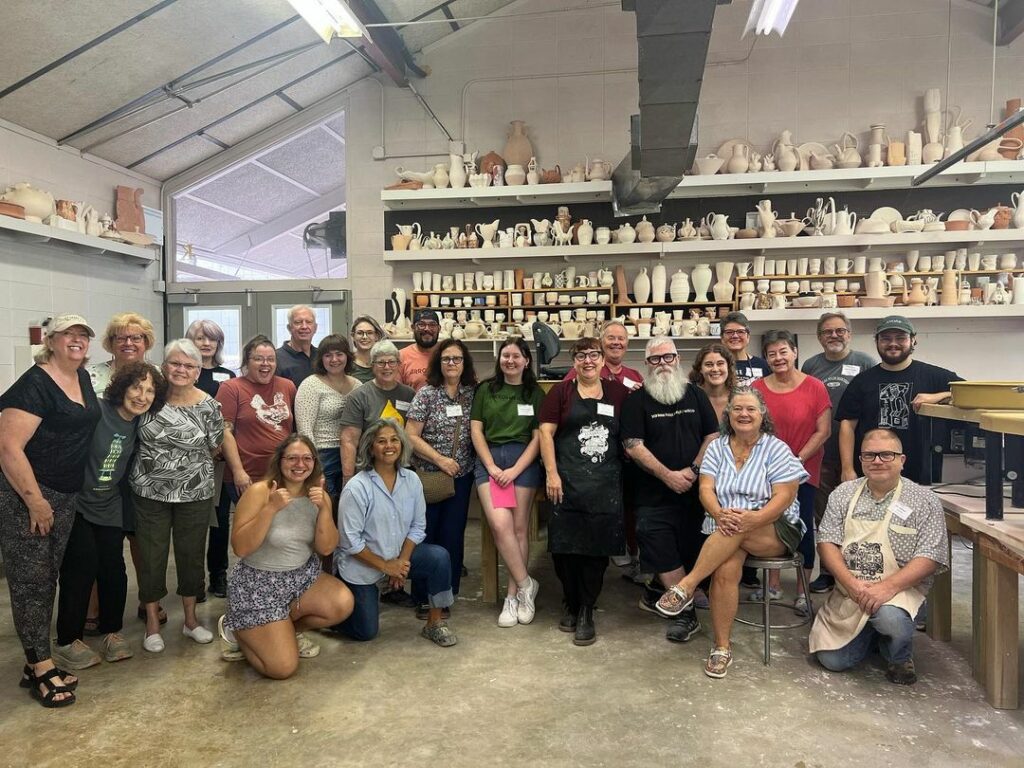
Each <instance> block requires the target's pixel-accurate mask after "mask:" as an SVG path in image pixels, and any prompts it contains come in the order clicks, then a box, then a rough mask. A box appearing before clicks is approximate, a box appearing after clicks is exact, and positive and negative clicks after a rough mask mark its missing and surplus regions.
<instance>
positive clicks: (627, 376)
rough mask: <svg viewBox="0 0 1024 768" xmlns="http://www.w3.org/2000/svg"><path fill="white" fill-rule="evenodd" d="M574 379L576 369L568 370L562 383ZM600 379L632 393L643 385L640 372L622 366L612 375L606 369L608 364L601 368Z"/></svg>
mask: <svg viewBox="0 0 1024 768" xmlns="http://www.w3.org/2000/svg"><path fill="white" fill-rule="evenodd" d="M575 378H576V369H575V368H570V369H569V372H568V373H567V374H565V378H564V379H562V381H572V380H573V379H575ZM601 378H602V379H604V380H605V381H617V382H619V384H621V385H622V386H624V387H625V388H626V389H628V390H630V391H632V390H634V389H636V388H637V387H639V386H640V385H641V384H643V383H644V377H643V376H642V375H640V371H637V370H634V369H632V368H630V367H628V366H625V365H624V366H622V368H620V369H619V372H618V373H612V372H611V370H610V369H609V368H608V364H607V363H605V364H604V365H603V366H601Z"/></svg>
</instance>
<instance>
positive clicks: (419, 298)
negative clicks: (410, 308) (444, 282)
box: [416, 293, 430, 307]
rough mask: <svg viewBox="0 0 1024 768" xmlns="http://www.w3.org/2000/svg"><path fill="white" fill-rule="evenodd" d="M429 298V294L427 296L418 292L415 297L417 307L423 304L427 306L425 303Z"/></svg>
mask: <svg viewBox="0 0 1024 768" xmlns="http://www.w3.org/2000/svg"><path fill="white" fill-rule="evenodd" d="M429 300H430V297H429V296H427V295H426V294H425V293H421V294H419V295H418V296H417V297H416V306H417V307H425V306H427V303H428V301H429Z"/></svg>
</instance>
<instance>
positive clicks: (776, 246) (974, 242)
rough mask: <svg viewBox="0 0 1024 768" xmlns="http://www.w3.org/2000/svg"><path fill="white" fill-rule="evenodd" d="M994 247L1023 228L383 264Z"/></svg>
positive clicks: (437, 253)
mask: <svg viewBox="0 0 1024 768" xmlns="http://www.w3.org/2000/svg"><path fill="white" fill-rule="evenodd" d="M993 244H999V245H1008V244H1012V245H1019V244H1024V229H989V230H984V231H982V230H977V231H970V232H906V233H903V234H899V235H822V236H820V237H810V236H804V235H801V236H800V237H754V238H749V239H744V240H679V241H674V242H671V243H628V244H621V243H609V244H608V245H567V246H554V245H548V246H543V247H539V248H538V247H528V248H449V249H442V250H424V249H420V250H416V251H385V252H384V261H385V262H388V263H395V262H436V261H467V260H468V261H472V262H473V263H475V264H479V263H481V262H485V261H498V260H502V261H504V260H508V259H514V260H516V261H519V260H521V259H538V258H547V259H552V258H559V259H564V260H565V261H569V260H570V258H572V259H574V260H576V259H585V258H593V259H608V258H630V257H632V258H636V257H643V258H647V259H650V258H652V257H653V258H664V257H665V256H686V255H688V254H695V255H700V254H709V255H728V254H733V253H735V254H748V255H749V254H763V253H767V252H769V251H773V252H778V253H780V254H786V253H795V252H805V253H806V252H808V251H813V252H816V253H817V252H830V251H836V252H839V251H869V250H882V251H899V250H905V249H907V248H918V249H922V250H932V251H941V250H944V249H946V247H947V246H953V247H968V248H976V247H977V248H984V247H985V246H991V245H993Z"/></svg>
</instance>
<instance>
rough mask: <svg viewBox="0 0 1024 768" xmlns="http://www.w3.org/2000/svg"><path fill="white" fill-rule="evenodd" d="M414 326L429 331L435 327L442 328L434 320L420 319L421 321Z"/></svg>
mask: <svg viewBox="0 0 1024 768" xmlns="http://www.w3.org/2000/svg"><path fill="white" fill-rule="evenodd" d="M414 327H415V328H418V329H419V330H421V331H429V330H432V329H434V328H440V327H441V326H440V325H438V324H437V323H435V322H434V321H433V320H420V321H419V322H417V323H416V325H415V326H414Z"/></svg>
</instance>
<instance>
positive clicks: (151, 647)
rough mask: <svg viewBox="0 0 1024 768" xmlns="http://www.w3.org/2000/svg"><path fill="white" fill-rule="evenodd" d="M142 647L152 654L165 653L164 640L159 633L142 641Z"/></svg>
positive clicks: (147, 636)
mask: <svg viewBox="0 0 1024 768" xmlns="http://www.w3.org/2000/svg"><path fill="white" fill-rule="evenodd" d="M142 647H143V648H145V649H146V650H147V651H149V652H150V653H163V650H164V639H163V638H162V637H160V633H159V632H158V633H157V634H155V635H146V639H145V640H143V641H142Z"/></svg>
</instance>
